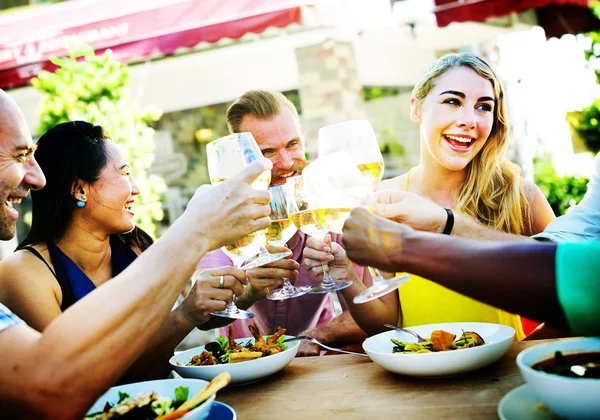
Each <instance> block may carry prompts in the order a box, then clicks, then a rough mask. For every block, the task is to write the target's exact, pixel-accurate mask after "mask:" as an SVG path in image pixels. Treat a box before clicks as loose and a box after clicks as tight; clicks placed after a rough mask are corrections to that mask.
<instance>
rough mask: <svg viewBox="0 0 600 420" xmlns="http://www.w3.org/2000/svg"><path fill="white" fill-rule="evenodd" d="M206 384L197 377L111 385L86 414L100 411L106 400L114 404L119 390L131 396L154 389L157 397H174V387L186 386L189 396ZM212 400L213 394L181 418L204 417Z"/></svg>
mask: <svg viewBox="0 0 600 420" xmlns="http://www.w3.org/2000/svg"><path fill="white" fill-rule="evenodd" d="M206 385H208V382H207V381H202V380H199V379H160V380H157V381H147V382H136V383H133V384H127V385H121V386H113V387H112V388H111V389H109V390H108V391H107V392H106V393H105V394H104V395H103V396H101V397H100V398H98V400H97V401H96V402H95V403H94V405H93V406H92V408H90V409H89V411H88V414H89V413H95V412H97V411H102V409H103V408H104V405H105V404H106V403H107V402H111V403H113V404H116V403H117V402H118V401H119V392H126V393H128V394H129V395H130V396H132V397H133V396H135V395H137V394H139V393H141V392H149V391H154V392H156V395H158V396H159V397H166V398H174V397H175V388H177V387H178V386H187V387H188V388H189V395H188V398H191V397H193V396H194V395H196V394H197V393H198V392H199V391H200V390H202V389H204V387H206ZM214 400H215V396H214V395H213V396H211V397H210V398H209V399H208V400H206V401H205V402H203V403H202V404H200V405H199V406H198V407H196V408H194V409H193V410H192V411H190V412H189V413H187V414H186V415H185V416H183V417H182V418H183V419H185V420H200V419H204V418H205V417H206V416H208V413H209V411H210V407H211V405H212V403H213V401H214Z"/></svg>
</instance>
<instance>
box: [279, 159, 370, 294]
mask: <svg viewBox="0 0 600 420" xmlns="http://www.w3.org/2000/svg"><path fill="white" fill-rule="evenodd" d="M297 178H300V177H297ZM287 182H288V183H293V191H294V192H295V196H296V197H295V202H296V206H297V211H296V212H294V213H292V214H291V215H290V219H291V220H292V221H293V222H294V224H295V225H296V226H298V229H300V230H301V231H303V232H305V233H307V234H308V235H311V236H315V237H317V238H319V239H320V240H321V241H323V239H324V237H325V235H326V234H327V233H328V232H334V233H341V230H342V226H343V225H344V222H345V221H346V219H347V218H348V216H349V215H350V212H351V211H352V208H354V207H356V206H357V205H359V204H360V202H361V199H362V198H364V196H365V195H366V194H368V192H369V189H368V186H367V185H366V182H365V179H364V177H363V176H362V175H361V174H360V172H359V171H358V169H357V168H356V165H354V163H353V162H352V160H351V158H350V157H349V156H348V155H346V154H335V155H331V156H328V157H326V158H323V159H317V160H315V161H314V162H312V163H311V164H310V165H308V166H307V167H306V168H305V169H304V172H303V175H302V179H298V180H294V179H293V178H290V179H288V181H287ZM322 267H323V282H322V283H321V284H320V285H318V286H314V287H313V290H311V291H310V292H309V293H326V292H330V291H335V290H341V289H343V288H346V287H348V286H350V285H351V284H352V280H345V279H340V280H333V279H332V278H331V276H330V274H329V268H328V265H327V264H325V263H323V264H322Z"/></svg>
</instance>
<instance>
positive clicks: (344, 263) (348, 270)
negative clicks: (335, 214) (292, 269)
mask: <svg viewBox="0 0 600 420" xmlns="http://www.w3.org/2000/svg"><path fill="white" fill-rule="evenodd" d="M303 252H304V267H306V271H307V272H308V276H309V277H310V279H311V280H313V281H315V282H318V283H321V282H322V281H323V264H328V266H329V275H330V276H331V278H333V279H334V280H338V279H351V278H353V277H354V276H355V273H354V269H353V267H352V263H351V262H350V260H349V259H348V257H347V255H346V251H344V248H342V247H341V246H340V244H338V243H335V242H331V236H329V234H327V235H325V238H324V241H321V240H320V239H318V238H316V237H314V236H311V237H309V238H308V240H307V241H306V246H305V248H304V251H303Z"/></svg>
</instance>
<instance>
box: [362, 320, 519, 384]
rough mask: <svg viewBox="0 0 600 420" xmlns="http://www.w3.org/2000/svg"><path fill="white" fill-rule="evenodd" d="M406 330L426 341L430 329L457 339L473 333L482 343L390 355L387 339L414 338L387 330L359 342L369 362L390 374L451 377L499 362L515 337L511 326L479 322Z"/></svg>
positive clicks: (392, 346) (422, 326)
mask: <svg viewBox="0 0 600 420" xmlns="http://www.w3.org/2000/svg"><path fill="white" fill-rule="evenodd" d="M409 329H410V330H412V331H415V332H416V333H417V334H419V335H420V336H421V337H423V338H429V336H430V335H431V332H432V331H434V330H444V331H448V332H451V333H453V334H456V337H457V338H458V337H460V335H461V334H462V332H463V331H474V332H476V333H478V334H479V335H480V336H481V337H482V338H483V340H484V341H485V344H484V345H482V346H479V347H472V348H468V349H460V350H450V351H441V352H432V353H417V354H403V353H396V354H394V353H392V349H393V348H394V344H393V343H392V342H391V340H390V339H392V338H393V339H396V340H398V341H403V342H407V343H416V342H417V339H416V338H415V337H413V336H412V335H410V334H408V333H405V332H401V331H396V330H391V331H387V332H384V333H381V334H377V335H374V336H373V337H370V338H368V339H367V340H365V342H364V343H363V348H364V349H365V351H366V352H367V354H368V355H369V357H370V358H371V360H373V361H374V362H375V363H377V364H378V365H379V366H381V367H382V368H384V369H386V370H389V371H390V372H394V373H401V374H403V375H409V376H428V377H437V376H451V375H456V374H459V373H463V372H469V371H472V370H475V369H479V368H481V367H483V366H486V365H489V364H490V363H493V362H495V361H496V360H498V359H500V358H501V357H502V356H503V355H504V353H506V351H507V350H508V348H509V347H510V345H511V344H512V342H513V337H514V335H515V330H514V329H512V328H511V327H507V326H506V325H499V324H486V323H483V322H450V323H446V324H429V325H420V326H418V327H410V328H409Z"/></svg>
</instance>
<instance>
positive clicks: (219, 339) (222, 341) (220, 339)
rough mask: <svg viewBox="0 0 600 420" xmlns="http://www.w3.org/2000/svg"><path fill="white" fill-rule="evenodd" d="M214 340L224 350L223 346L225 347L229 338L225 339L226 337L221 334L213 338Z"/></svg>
mask: <svg viewBox="0 0 600 420" xmlns="http://www.w3.org/2000/svg"><path fill="white" fill-rule="evenodd" d="M215 341H216V342H217V343H219V346H221V350H223V351H225V348H227V344H229V340H228V339H227V337H223V336H222V335H220V336H218V337H217V338H215Z"/></svg>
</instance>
